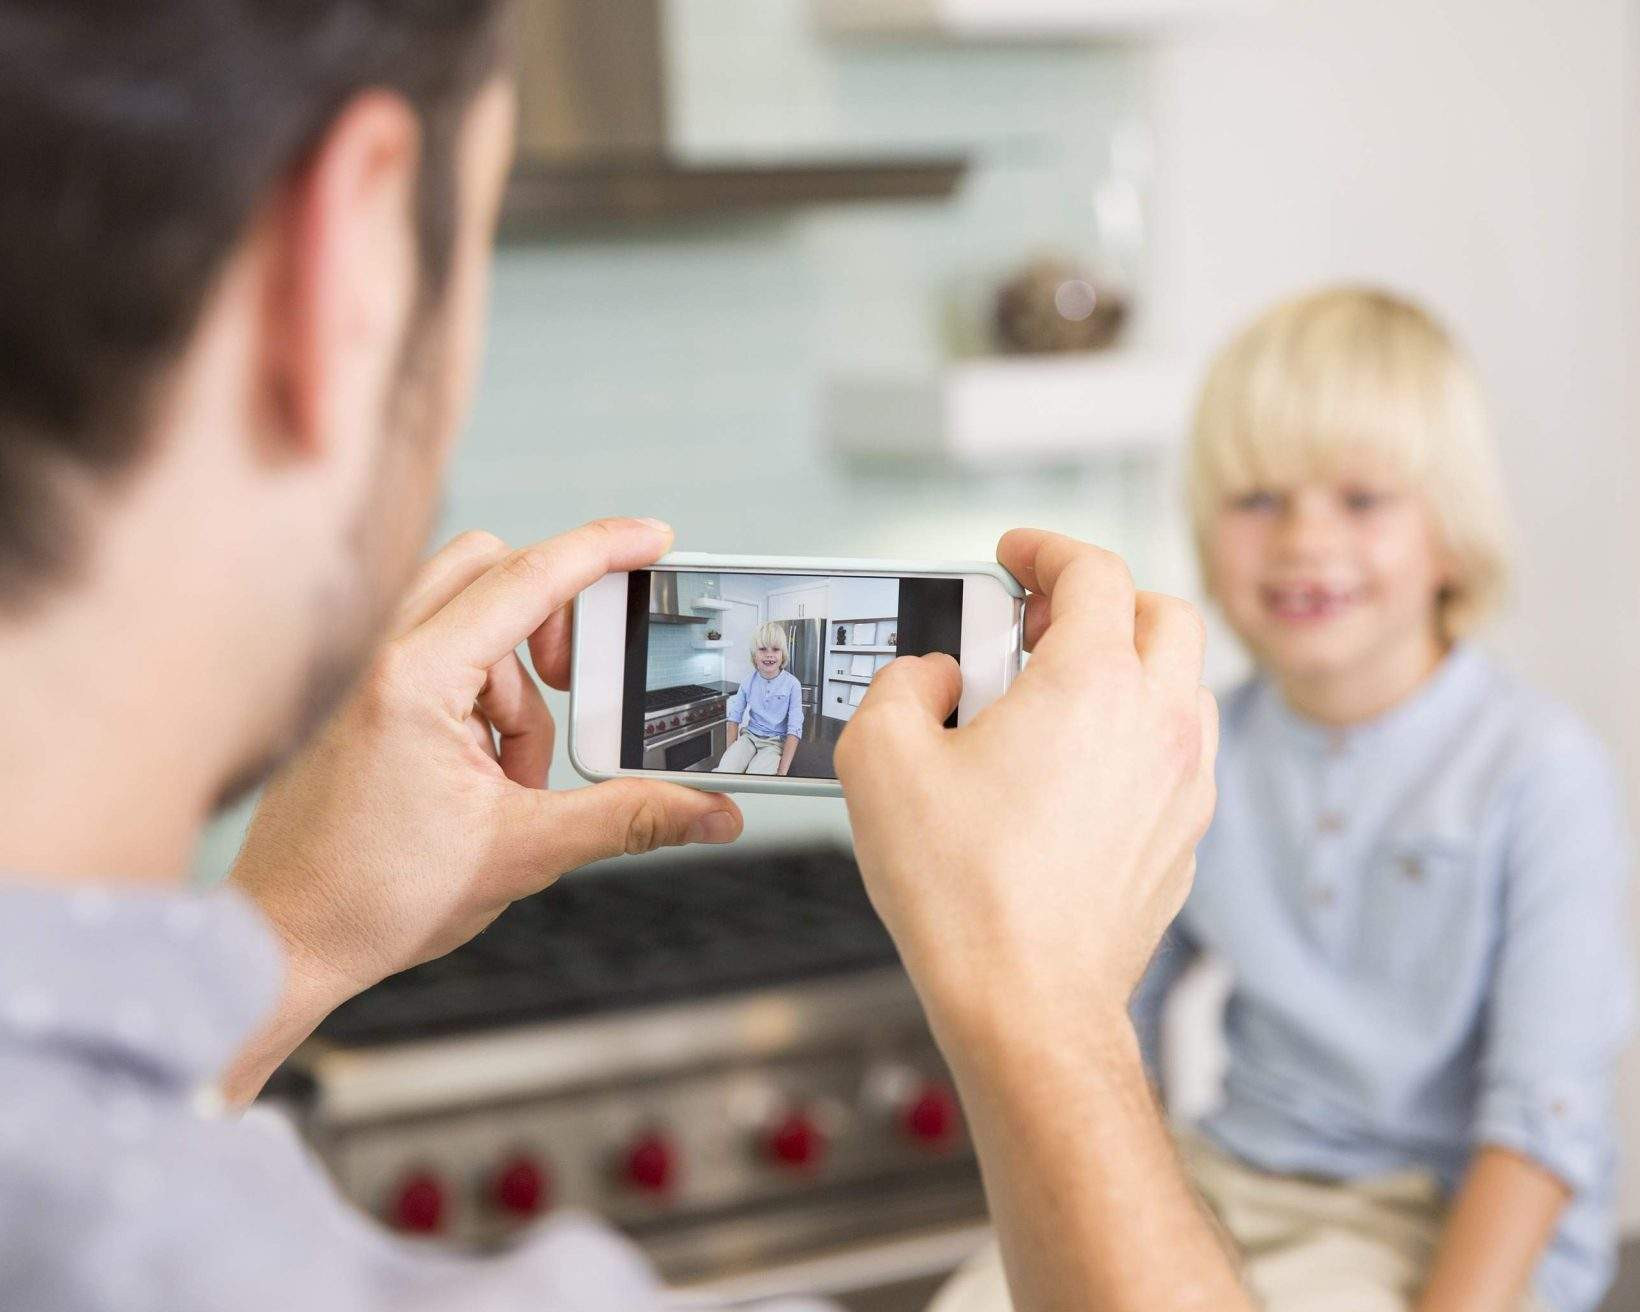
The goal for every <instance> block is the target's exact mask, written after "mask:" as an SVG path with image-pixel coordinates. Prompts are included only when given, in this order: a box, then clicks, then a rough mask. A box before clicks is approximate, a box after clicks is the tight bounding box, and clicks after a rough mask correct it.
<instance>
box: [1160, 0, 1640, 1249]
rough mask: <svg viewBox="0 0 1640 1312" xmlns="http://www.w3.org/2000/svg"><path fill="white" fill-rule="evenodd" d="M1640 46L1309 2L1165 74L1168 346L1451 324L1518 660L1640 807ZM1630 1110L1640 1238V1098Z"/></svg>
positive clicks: (1540, 20) (1545, 21) (1353, 2)
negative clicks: (1396, 314)
mask: <svg viewBox="0 0 1640 1312" xmlns="http://www.w3.org/2000/svg"><path fill="white" fill-rule="evenodd" d="M1636 47H1637V42H1636V33H1635V17H1634V14H1633V12H1632V10H1631V7H1630V6H1629V5H1628V4H1626V3H1624V0H1558V2H1557V3H1553V4H1549V3H1545V0H1371V2H1370V3H1368V2H1366V0H1303V2H1302V3H1290V4H1287V5H1284V6H1282V7H1281V8H1280V9H1278V10H1276V11H1275V12H1273V13H1272V14H1271V15H1270V16H1269V17H1268V18H1267V19H1264V20H1260V21H1258V22H1257V23H1254V24H1250V25H1249V24H1237V25H1227V26H1224V27H1222V28H1219V29H1216V30H1214V31H1212V32H1203V33H1199V34H1196V35H1194V36H1192V37H1189V38H1187V39H1185V40H1184V41H1182V42H1181V43H1180V44H1178V45H1176V46H1174V47H1171V48H1169V49H1167V50H1165V51H1163V52H1161V53H1159V54H1158V56H1157V57H1156V58H1155V60H1154V63H1153V70H1152V71H1153V74H1154V84H1153V94H1154V97H1155V105H1156V113H1157V124H1158V158H1159V160H1160V165H1161V174H1160V177H1159V185H1158V197H1157V204H1158V226H1157V232H1156V242H1155V249H1156V251H1157V269H1156V275H1157V278H1158V280H1159V285H1160V287H1161V289H1162V294H1161V296H1160V298H1159V300H1158V301H1157V303H1156V304H1155V306H1154V307H1153V320H1154V321H1153V323H1152V325H1151V328H1152V331H1154V332H1155V333H1157V334H1159V335H1163V336H1172V337H1174V338H1175V339H1177V340H1180V341H1182V342H1184V343H1185V344H1187V345H1188V346H1189V348H1190V349H1191V350H1192V351H1193V352H1197V353H1205V352H1206V351H1207V350H1208V349H1209V348H1210V347H1211V346H1212V345H1213V344H1214V343H1216V342H1217V341H1218V340H1220V338H1221V337H1222V336H1223V334H1224V333H1225V332H1227V331H1228V330H1229V329H1230V328H1231V327H1232V326H1233V325H1234V324H1235V323H1236V322H1237V321H1238V320H1240V319H1241V318H1242V317H1244V316H1245V315H1247V314H1249V313H1251V312H1253V311H1254V310H1256V309H1257V308H1259V307H1260V306H1261V305H1263V304H1264V303H1265V302H1267V301H1268V300H1269V299H1270V298H1271V297H1273V296H1275V295H1277V294H1280V293H1282V292H1284V291H1287V290H1291V289H1296V288H1300V287H1303V286H1305V285H1306V284H1311V283H1314V282H1317V281H1319V280H1323V279H1333V278H1371V279H1380V280H1383V281H1386V282H1388V283H1390V284H1392V285H1394V286H1396V287H1398V288H1402V289H1404V290H1407V291H1410V292H1412V293H1414V294H1416V295H1418V296H1420V297H1422V298H1424V299H1425V300H1427V301H1428V302H1429V303H1430V304H1431V305H1432V306H1433V307H1434V308H1435V309H1436V310H1437V311H1438V312H1440V313H1441V314H1442V315H1443V316H1444V317H1445V318H1447V320H1448V321H1449V322H1450V323H1451V324H1453V325H1454V326H1455V327H1456V329H1457V330H1458V332H1459V333H1460V334H1461V335H1462V336H1463V337H1464V338H1465V339H1466V341H1467V342H1468V343H1469V345H1470V347H1471V349H1472V350H1473V352H1474V353H1475V355H1476V356H1477V357H1478V360H1479V364H1480V368H1481V371H1482V373H1483V375H1484V376H1485V379H1486V382H1487V384H1488V386H1489V388H1490V392H1491V396H1492V400H1493V405H1494V409H1495V413H1496V417H1497V423H1498V429H1499V434H1500V440H1501V442H1502V446H1503V450H1504V455H1505V459H1506V463H1507V473H1508V479H1509V484H1510V487H1511V490H1512V492H1513V495H1514V501H1515V508H1516V513H1517V519H1518V521H1519V527H1520V543H1521V547H1522V551H1521V568H1520V579H1519V587H1518V597H1517V604H1516V607H1515V609H1514V610H1513V612H1512V614H1511V615H1510V616H1509V617H1508V618H1507V619H1505V620H1504V621H1503V622H1502V623H1501V624H1500V625H1499V626H1498V628H1497V629H1496V631H1495V634H1494V642H1495V646H1496V648H1497V650H1499V651H1500V652H1501V653H1502V654H1503V656H1504V657H1505V659H1506V660H1507V661H1508V662H1509V663H1510V664H1511V665H1513V666H1514V667H1516V668H1518V669H1519V670H1521V671H1522V672H1523V673H1525V674H1526V675H1527V676H1529V677H1530V678H1531V679H1533V680H1534V681H1535V682H1537V683H1538V684H1540V685H1541V686H1543V687H1544V688H1546V689H1548V690H1550V691H1552V692H1553V693H1554V694H1556V695H1557V696H1559V697H1561V698H1563V699H1565V700H1567V701H1569V702H1571V703H1572V704H1573V705H1575V706H1576V707H1577V708H1578V709H1579V710H1580V711H1581V712H1582V713H1583V714H1584V715H1585V716H1586V717H1587V718H1588V719H1589V720H1591V721H1592V722H1593V723H1594V724H1596V725H1597V726H1598V727H1599V728H1600V729H1601V731H1602V732H1603V733H1604V734H1605V735H1606V737H1607V740H1608V742H1609V743H1610V744H1611V746H1612V748H1613V749H1614V751H1615V752H1616V754H1617V756H1618V757H1619V759H1620V761H1621V762H1622V763H1623V765H1624V768H1625V769H1626V770H1627V771H1628V779H1629V783H1630V785H1631V795H1632V796H1633V797H1634V798H1635V800H1636V802H1640V678H1637V677H1636V672H1637V671H1640V517H1637V516H1636V514H1635V511H1634V507H1633V499H1634V498H1635V496H1636V494H1637V493H1640V481H1637V478H1636V475H1637V474H1640V455H1637V451H1636V444H1635V440H1634V438H1635V433H1634V425H1633V419H1634V415H1635V409H1634V405H1633V401H1634V398H1633V396H1632V394H1631V391H1630V385H1629V382H1628V379H1627V377H1626V375H1627V373H1628V372H1629V366H1630V365H1631V363H1632V354H1631V353H1632V345H1633V341H1634V333H1633V329H1634V327H1635V322H1634V313H1635V305H1636V303H1637V300H1640V298H1637V295H1636V293H1637V291H1640V288H1637V286H1636V278H1635V268H1636V264H1635V261H1634V258H1633V256H1634V253H1635V245H1636V240H1637V236H1640V234H1637V233H1636V232H1635V230H1634V212H1635V211H1634V207H1633V206H1632V205H1631V204H1630V202H1631V201H1632V200H1633V199H1634V179H1633V173H1632V169H1631V167H1630V166H1631V163H1632V161H1631V159H1630V148H1631V146H1632V144H1633V143H1632V140H1631V129H1632V128H1633V127H1634V125H1635V124H1636V123H1640V118H1637V111H1640V102H1637V98H1636V96H1635V94H1634V85H1633V80H1632V76H1631V71H1632V69H1633V68H1634V67H1635V63H1634V56H1635V54H1636ZM1182 559H1183V558H1182V556H1181V563H1182ZM1215 657H1216V659H1215V664H1216V665H1217V666H1218V668H1219V669H1220V670H1227V669H1228V668H1229V667H1230V666H1231V665H1232V664H1233V661H1234V658H1233V657H1231V656H1230V655H1229V654H1228V653H1227V650H1226V648H1225V646H1224V645H1223V644H1220V646H1219V650H1218V651H1217V652H1216V653H1215ZM1636 810H1637V813H1640V806H1637V808H1636ZM1632 1074H1640V1067H1637V1068H1635V1069H1634V1070H1631V1075H1632ZM1624 1110H1625V1113H1626V1116H1627V1130H1628V1142H1629V1150H1630V1151H1629V1158H1630V1161H1629V1169H1628V1185H1629V1188H1628V1207H1627V1213H1626V1214H1627V1216H1628V1217H1629V1219H1630V1221H1631V1223H1632V1222H1635V1221H1640V1080H1636V1079H1630V1080H1629V1081H1628V1085H1627V1088H1626V1090H1625V1096H1624Z"/></svg>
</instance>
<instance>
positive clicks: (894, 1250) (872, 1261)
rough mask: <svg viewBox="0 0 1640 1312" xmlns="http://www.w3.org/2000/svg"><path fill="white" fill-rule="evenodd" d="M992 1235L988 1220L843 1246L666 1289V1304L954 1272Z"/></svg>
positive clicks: (855, 1289)
mask: <svg viewBox="0 0 1640 1312" xmlns="http://www.w3.org/2000/svg"><path fill="white" fill-rule="evenodd" d="M990 1238H991V1227H990V1226H988V1225H970V1226H963V1227H961V1228H960V1229H956V1230H942V1231H939V1232H938V1233H935V1234H923V1235H915V1236H912V1237H911V1238H908V1239H896V1240H891V1241H890V1242H888V1243H883V1244H872V1245H869V1246H863V1247H859V1248H848V1249H845V1250H843V1251H840V1252H836V1253H828V1254H826V1255H825V1256H824V1257H811V1258H805V1259H803V1260H802V1261H798V1262H792V1263H789V1264H787V1265H785V1266H776V1267H766V1268H764V1269H763V1270H761V1271H754V1272H750V1273H748V1274H745V1275H738V1276H729V1277H727V1278H725V1279H721V1280H710V1281H704V1282H702V1283H700V1284H690V1285H686V1286H682V1287H679V1288H675V1289H672V1290H670V1291H668V1294H667V1299H666V1305H667V1307H668V1308H676V1309H679V1310H680V1312H682V1309H687V1308H708V1307H711V1308H721V1307H724V1306H726V1305H733V1304H737V1303H754V1302H764V1301H766V1300H769V1299H776V1298H802V1297H805V1296H807V1297H810V1298H813V1297H815V1296H821V1297H830V1296H840V1295H844V1294H860V1293H866V1292H869V1291H871V1290H874V1289H886V1288H891V1287H893V1286H894V1285H898V1284H902V1283H904V1282H905V1281H908V1280H919V1279H924V1278H926V1277H928V1276H939V1275H947V1274H949V1273H951V1272H954V1271H955V1270H956V1269H957V1268H958V1267H960V1266H961V1265H962V1264H963V1263H964V1262H966V1261H967V1260H968V1259H969V1258H971V1257H973V1256H974V1254H975V1253H977V1252H979V1251H980V1249H981V1248H983V1247H984V1246H985V1244H986V1243H987V1242H989V1241H990Z"/></svg>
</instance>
